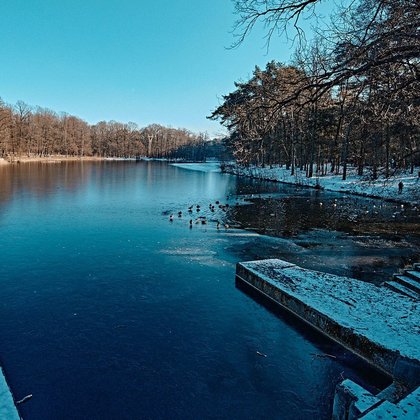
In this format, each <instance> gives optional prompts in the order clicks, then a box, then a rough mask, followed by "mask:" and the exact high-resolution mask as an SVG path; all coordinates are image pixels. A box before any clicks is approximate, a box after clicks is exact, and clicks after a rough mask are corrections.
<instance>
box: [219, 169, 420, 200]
mask: <svg viewBox="0 0 420 420" xmlns="http://www.w3.org/2000/svg"><path fill="white" fill-rule="evenodd" d="M417 169H418V168H416V170H415V171H414V173H415V174H417V173H418V170H417ZM222 172H224V173H228V174H233V175H239V176H247V177H250V178H255V179H262V180H266V181H273V182H281V183H284V184H293V185H299V186H304V187H309V188H317V189H323V190H327V191H334V192H341V193H346V194H354V195H360V196H364V197H371V198H378V199H382V200H386V201H394V202H398V203H408V204H412V205H419V204H420V177H418V176H417V175H414V174H410V173H408V171H407V172H405V173H400V174H398V175H397V176H393V177H390V178H385V177H383V176H380V177H379V178H378V179H376V180H371V179H367V177H364V176H358V175H356V172H355V169H354V168H350V170H349V175H348V176H347V179H346V180H345V181H343V180H342V177H341V175H330V174H329V175H323V176H313V177H312V178H307V177H306V173H305V171H300V170H299V169H296V171H295V174H294V175H290V169H286V168H285V167H284V166H283V167H280V166H272V167H265V168H262V167H257V166H249V167H243V166H239V165H237V164H225V165H224V166H223V169H222ZM400 182H402V183H403V185H404V186H403V190H402V192H401V193H399V191H398V184H399V183H400Z"/></svg>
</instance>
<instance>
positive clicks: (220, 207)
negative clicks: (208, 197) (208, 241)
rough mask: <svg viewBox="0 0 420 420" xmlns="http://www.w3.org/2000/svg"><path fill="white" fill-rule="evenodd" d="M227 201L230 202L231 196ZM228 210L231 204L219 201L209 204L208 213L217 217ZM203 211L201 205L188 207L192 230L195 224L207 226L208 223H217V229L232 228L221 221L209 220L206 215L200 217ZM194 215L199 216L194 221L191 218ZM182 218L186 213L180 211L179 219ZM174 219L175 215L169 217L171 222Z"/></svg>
mask: <svg viewBox="0 0 420 420" xmlns="http://www.w3.org/2000/svg"><path fill="white" fill-rule="evenodd" d="M226 199H227V200H229V196H227V197H226ZM228 208H229V203H226V204H222V203H221V202H220V201H219V200H217V201H216V202H215V203H214V204H212V203H210V204H209V206H208V211H207V213H208V212H210V214H211V213H215V215H216V213H217V212H218V211H222V212H226V211H227V209H228ZM202 210H203V209H202V208H201V206H200V204H193V205H191V206H189V207H188V210H187V212H186V214H187V215H188V217H190V221H189V226H190V228H192V227H193V225H194V224H196V225H198V224H200V225H207V224H208V222H215V223H216V228H217V229H220V228H221V227H224V228H225V229H229V228H230V226H229V225H228V224H227V223H224V222H220V220H218V219H208V218H207V216H206V215H200V216H198V214H200V213H201V212H202ZM194 213H195V214H197V217H196V218H195V219H192V218H191V217H193V214H194ZM203 213H205V211H203V212H202V214H203ZM182 217H184V213H183V212H182V210H180V211H178V218H182ZM174 218H175V216H174V214H173V213H171V214H170V215H169V221H170V222H173V221H174Z"/></svg>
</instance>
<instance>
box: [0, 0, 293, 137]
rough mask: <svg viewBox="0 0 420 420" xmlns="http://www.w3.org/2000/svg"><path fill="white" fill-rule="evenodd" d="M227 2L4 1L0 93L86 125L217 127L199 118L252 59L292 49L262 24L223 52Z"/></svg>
mask: <svg viewBox="0 0 420 420" xmlns="http://www.w3.org/2000/svg"><path fill="white" fill-rule="evenodd" d="M235 19H236V17H235V16H234V14H233V6H232V3H231V1H230V0H195V1H192V0H176V1H174V0H149V1H143V0H137V1H136V0H96V1H93V0H83V1H81V0H60V1H59V0H38V1H37V0H13V1H4V0H3V1H2V5H1V14H0V66H1V70H0V97H1V98H2V99H3V100H4V101H6V102H8V103H15V102H16V101H17V100H23V101H24V102H26V103H28V104H31V105H41V106H43V107H47V108H50V109H52V110H54V111H57V112H61V111H65V112H68V113H70V114H73V115H77V116H79V117H80V118H82V119H84V120H86V121H88V122H89V123H95V122H98V121H101V120H116V121H121V122H128V121H133V122H136V123H138V124H139V125H140V126H145V125H147V124H150V123H160V124H163V125H170V126H172V127H186V128H189V129H191V130H193V131H204V130H207V131H208V132H209V133H210V134H212V135H213V134H216V133H218V132H221V131H222V128H221V126H220V125H219V124H218V123H216V122H211V121H208V120H206V118H205V117H206V116H207V115H209V114H210V112H211V110H212V109H214V108H215V107H216V106H217V105H218V103H219V99H220V97H221V96H222V95H223V94H226V93H228V92H230V91H231V90H233V88H234V86H233V82H234V81H237V80H239V79H246V78H247V77H248V76H249V75H250V74H251V72H252V70H253V68H254V66H255V65H256V64H258V65H260V66H264V65H265V63H266V62H268V61H270V60H271V59H276V60H278V61H283V62H284V61H287V60H288V59H289V57H290V54H291V51H292V46H291V45H290V43H288V42H287V41H286V40H284V39H275V40H274V41H273V42H272V44H271V47H270V50H269V52H268V54H267V51H266V49H265V47H264V40H263V39H262V35H263V32H262V30H258V29H257V30H256V31H254V33H253V34H252V35H251V37H249V38H248V39H247V40H246V42H245V43H244V44H243V45H242V46H240V47H239V48H238V49H234V50H232V49H227V48H226V47H229V45H230V44H231V43H232V41H233V37H232V34H231V33H230V32H231V29H232V26H233V24H234V22H235Z"/></svg>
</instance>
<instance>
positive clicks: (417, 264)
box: [413, 263, 420, 271]
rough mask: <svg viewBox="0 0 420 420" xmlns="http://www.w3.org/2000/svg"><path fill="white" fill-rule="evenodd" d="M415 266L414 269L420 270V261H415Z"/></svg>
mask: <svg viewBox="0 0 420 420" xmlns="http://www.w3.org/2000/svg"><path fill="white" fill-rule="evenodd" d="M413 268H414V270H417V271H418V270H420V263H415V264H413Z"/></svg>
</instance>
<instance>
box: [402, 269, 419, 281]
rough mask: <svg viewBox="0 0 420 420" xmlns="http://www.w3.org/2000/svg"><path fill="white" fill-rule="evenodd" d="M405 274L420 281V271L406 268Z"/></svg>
mask: <svg viewBox="0 0 420 420" xmlns="http://www.w3.org/2000/svg"><path fill="white" fill-rule="evenodd" d="M404 275H405V276H407V277H410V278H412V279H413V280H415V281H417V282H419V283H420V271H416V270H404Z"/></svg>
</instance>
